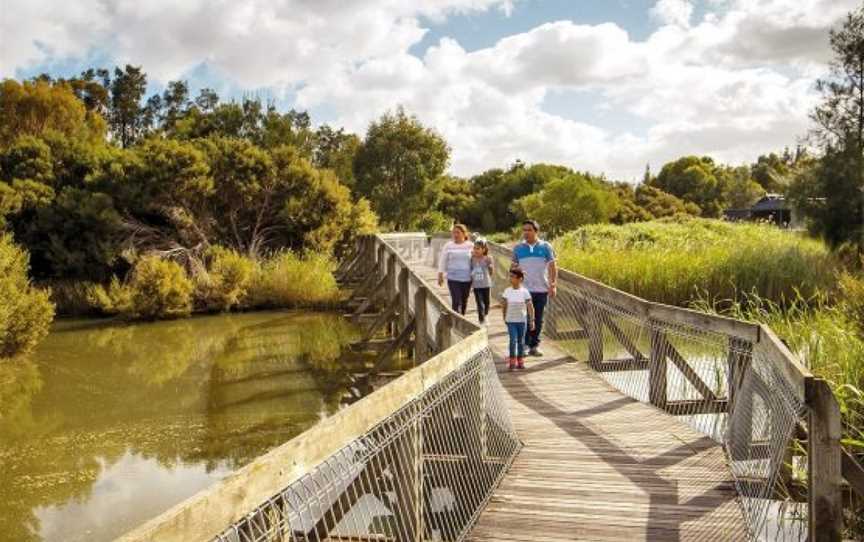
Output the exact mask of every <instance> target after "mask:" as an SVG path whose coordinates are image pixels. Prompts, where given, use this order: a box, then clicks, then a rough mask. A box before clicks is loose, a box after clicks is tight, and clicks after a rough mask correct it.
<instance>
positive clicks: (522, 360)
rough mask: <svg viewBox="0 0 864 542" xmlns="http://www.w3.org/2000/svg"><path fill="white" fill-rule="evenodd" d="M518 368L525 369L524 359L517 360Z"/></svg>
mask: <svg viewBox="0 0 864 542" xmlns="http://www.w3.org/2000/svg"><path fill="white" fill-rule="evenodd" d="M516 368H517V369H524V368H525V360H524V359H522V358H516Z"/></svg>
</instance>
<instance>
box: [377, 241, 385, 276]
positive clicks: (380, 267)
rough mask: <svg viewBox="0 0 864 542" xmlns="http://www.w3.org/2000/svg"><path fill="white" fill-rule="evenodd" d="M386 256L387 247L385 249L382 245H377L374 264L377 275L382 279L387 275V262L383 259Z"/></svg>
mask: <svg viewBox="0 0 864 542" xmlns="http://www.w3.org/2000/svg"><path fill="white" fill-rule="evenodd" d="M386 254H387V247H385V246H384V243H383V242H382V243H381V244H380V245H378V255H377V257H376V258H375V264H376V267H377V272H378V273H377V274H378V276H379V277H383V276H385V275H386V273H387V260H386V258H385V257H384V256H385V255H386Z"/></svg>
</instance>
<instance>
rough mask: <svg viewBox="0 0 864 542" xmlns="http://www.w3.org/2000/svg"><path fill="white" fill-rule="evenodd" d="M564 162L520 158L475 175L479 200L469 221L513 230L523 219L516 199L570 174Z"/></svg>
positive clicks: (494, 229)
mask: <svg viewBox="0 0 864 542" xmlns="http://www.w3.org/2000/svg"><path fill="white" fill-rule="evenodd" d="M572 173H573V171H572V170H570V169H569V168H566V167H564V166H556V165H551V164H534V165H532V166H526V165H525V164H524V163H523V162H521V161H517V162H516V163H515V164H513V165H512V166H511V167H510V168H509V169H507V170H503V169H490V170H487V171H484V172H483V173H481V174H479V175H475V176H474V177H472V178H471V180H470V182H471V185H472V187H473V188H474V196H475V203H474V205H473V209H472V211H471V212H470V213H469V214H468V216H467V218H466V219H465V221H466V222H467V223H468V224H469V225H470V226H472V227H475V228H481V229H482V230H483V231H485V232H489V233H491V232H498V231H509V230H511V229H513V228H514V227H515V226H516V225H517V222H518V221H519V220H520V215H519V213H518V212H517V210H516V208H514V207H513V202H514V201H516V200H518V199H519V198H522V197H524V196H527V195H529V194H532V193H534V192H537V191H539V190H541V189H542V188H543V187H544V186H545V185H546V183H548V182H549V181H551V180H552V179H556V178H560V177H562V176H566V175H570V174H572Z"/></svg>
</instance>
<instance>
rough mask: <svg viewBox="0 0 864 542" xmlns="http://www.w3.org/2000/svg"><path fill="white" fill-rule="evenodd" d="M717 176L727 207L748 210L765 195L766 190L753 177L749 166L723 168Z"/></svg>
mask: <svg viewBox="0 0 864 542" xmlns="http://www.w3.org/2000/svg"><path fill="white" fill-rule="evenodd" d="M715 175H716V176H717V177H719V178H720V186H721V187H722V190H723V203H724V205H725V206H726V207H730V208H732V209H746V208H749V207H750V206H751V205H753V204H754V203H756V201H758V200H759V198H761V197H762V196H764V195H765V188H763V187H762V185H760V184H759V183H757V182H756V181H754V180H753V178H752V177H751V175H750V167H749V166H738V167H731V166H723V167H720V168H717V170H716V172H715Z"/></svg>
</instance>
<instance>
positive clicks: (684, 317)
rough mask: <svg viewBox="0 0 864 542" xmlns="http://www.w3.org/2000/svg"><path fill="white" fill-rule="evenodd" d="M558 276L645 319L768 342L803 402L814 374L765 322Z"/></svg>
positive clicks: (505, 250)
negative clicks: (751, 320)
mask: <svg viewBox="0 0 864 542" xmlns="http://www.w3.org/2000/svg"><path fill="white" fill-rule="evenodd" d="M490 246H491V247H493V248H494V249H495V250H498V251H500V252H502V253H505V254H508V255H512V250H511V249H509V248H507V247H505V246H503V245H500V244H497V243H490ZM558 277H559V281H561V282H564V283H565V285H566V283H570V284H572V285H575V286H578V287H580V288H582V289H584V290H585V291H587V292H589V293H590V294H592V295H594V296H596V297H598V298H600V299H602V300H604V301H606V302H609V303H612V304H614V305H617V306H620V307H622V308H624V309H626V310H628V311H630V312H632V313H633V314H634V315H635V316H638V317H641V318H644V319H646V320H660V321H663V322H667V323H671V324H676V325H681V326H689V327H693V328H697V329H700V330H702V331H710V332H714V333H719V334H721V335H727V336H729V337H735V338H738V339H741V340H744V341H747V342H750V343H753V344H757V343H762V342H767V344H768V346H769V347H770V348H772V349H773V350H774V351H776V352H777V353H778V358H779V359H782V360H783V366H782V367H780V368H779V369H780V370H782V371H783V372H784V373H785V374H787V375H788V377H789V380H790V382H791V383H793V384H794V389H795V392H796V394H797V396H798V398H799V399H800V400H801V401H802V402H803V401H805V400H806V396H807V395H806V394H807V386H808V385H809V384H808V381H810V380H811V379H812V378H813V374H812V373H811V372H810V371H809V370H808V369H807V368H806V367H805V366H804V364H802V363H801V361H800V360H799V359H798V357H797V356H796V355H795V354H793V353H792V352H791V351H790V350H789V349H788V348H787V347H786V346H785V345H783V343H782V341H780V340H779V338H777V336H776V335H775V334H774V333H773V332H772V331H770V329H769V328H768V326H766V325H764V324H756V323H753V322H747V321H744V320H738V319H735V318H729V317H727V316H721V315H717V314H711V313H707V312H701V311H696V310H693V309H687V308H684V307H675V306H672V305H665V304H663V303H656V302H653V301H649V300H647V299H644V298H641V297H639V296H636V295H634V294H630V293H628V292H624V291H622V290H619V289H617V288H614V287H612V286H608V285H606V284H603V283H602V282H599V281H597V280H595V279H592V278H589V277H586V276H584V275H581V274H579V273H576V272H574V271H570V270H567V269H561V268H560V267H559V269H558ZM766 334H767V336H765V337H763V335H766Z"/></svg>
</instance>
